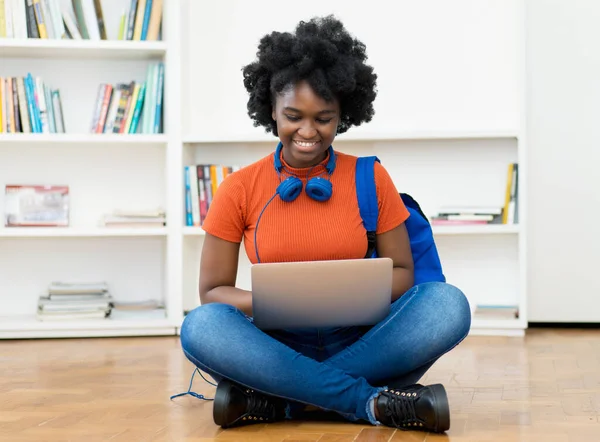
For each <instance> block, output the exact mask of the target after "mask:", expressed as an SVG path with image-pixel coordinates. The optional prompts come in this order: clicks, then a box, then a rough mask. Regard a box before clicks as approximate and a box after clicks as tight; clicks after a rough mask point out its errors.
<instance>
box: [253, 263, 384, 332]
mask: <svg viewBox="0 0 600 442" xmlns="http://www.w3.org/2000/svg"><path fill="white" fill-rule="evenodd" d="M392 269H393V262H392V260H391V259H390V258H374V259H350V260H337V261H307V262H284V263H264V264H255V265H253V266H252V267H251V278H252V310H253V317H254V324H255V325H256V326H257V327H258V328H260V329H263V330H268V329H290V328H327V327H343V326H359V325H374V324H376V323H377V322H379V321H381V320H382V319H383V318H385V317H386V316H387V314H388V313H389V311H390V304H391V299H392Z"/></svg>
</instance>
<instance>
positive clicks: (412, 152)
mask: <svg viewBox="0 0 600 442" xmlns="http://www.w3.org/2000/svg"><path fill="white" fill-rule="evenodd" d="M520 3H521V2H520V1H519V0H511V1H508V0H493V1H492V0H490V1H486V2H481V1H479V0H453V1H446V0H427V1H420V2H415V1H408V0H404V1H396V2H387V1H386V2H383V1H381V2H371V3H370V4H369V7H365V4H364V2H362V1H353V2H352V1H351V2H348V1H342V0H335V1H328V2H323V1H316V0H310V1H306V2H303V3H302V8H301V11H299V8H294V7H288V6H285V7H283V6H282V5H281V3H279V2H275V1H272V0H271V1H267V0H259V1H253V2H247V1H242V0H222V1H219V2H210V3H208V2H197V1H193V0H188V1H187V6H186V8H187V9H186V11H187V12H186V17H185V20H186V23H185V27H186V28H185V29H184V38H183V42H184V50H183V63H184V65H183V70H182V72H183V77H184V78H183V84H184V90H185V91H186V92H185V94H184V109H186V110H187V111H186V112H183V115H184V121H183V124H184V138H185V137H186V136H185V133H187V137H192V138H193V137H199V138H202V139H222V138H225V137H230V138H232V139H244V138H246V139H249V138H257V137H260V136H261V134H263V133H264V132H263V130H262V129H260V128H254V127H253V126H252V122H251V120H250V119H249V117H248V116H247V113H246V102H247V93H246V91H245V90H244V87H243V82H242V80H243V78H242V72H241V68H242V66H243V65H245V64H247V63H250V62H251V61H253V60H254V59H255V54H256V48H257V44H258V42H259V39H260V38H261V37H262V36H263V35H264V34H267V33H269V32H271V31H273V30H279V31H293V29H294V27H295V25H296V24H297V22H298V21H299V20H302V19H305V20H308V19H310V18H311V17H312V16H314V15H325V14H329V13H332V12H333V13H335V15H337V16H338V17H339V18H340V19H341V20H342V21H343V22H344V24H345V25H346V27H347V29H349V30H350V32H351V33H353V34H354V35H355V36H357V37H358V38H359V39H360V40H362V41H363V42H364V43H365V44H366V45H367V53H368V55H369V60H368V62H369V63H370V64H371V65H372V66H373V67H374V68H375V70H376V72H377V74H378V76H379V79H378V90H379V95H378V98H377V100H376V102H375V109H376V116H375V118H374V120H373V121H372V122H371V123H369V124H367V125H365V126H364V127H361V128H352V129H351V131H352V132H353V133H358V132H363V133H368V134H397V133H402V132H406V131H431V132H435V131H444V130H450V131H461V130H462V131H493V130H497V131H503V130H508V131H512V132H513V133H516V132H517V131H518V130H519V129H520V127H519V124H520V122H521V119H520V118H521V114H520V105H521V102H520V98H521V97H520V95H519V94H520V89H519V88H520V83H519V82H520V80H521V78H520V77H519V75H520V73H521V72H520V70H519V69H520V67H521V66H520V65H519V59H518V57H519V45H520V43H521V41H520V38H521V37H522V33H521V29H520V26H521V22H520V18H521V17H520V14H519V5H520ZM186 100H187V101H186ZM265 139H267V140H268V138H265ZM343 140H344V136H343V135H342V136H340V137H338V139H337V140H336V143H335V147H336V148H337V149H339V150H342V151H344V152H347V153H350V154H355V155H371V154H375V155H378V156H379V158H380V159H381V160H382V162H383V164H384V165H385V166H386V167H387V168H388V170H389V171H390V174H391V175H392V177H393V179H394V182H395V184H396V186H397V187H398V189H400V190H401V191H403V192H408V193H411V194H413V195H414V196H415V197H417V199H418V200H419V202H420V203H421V204H422V206H423V208H424V210H425V211H426V212H427V213H428V214H432V213H434V212H435V211H436V210H437V208H438V207H439V206H440V205H444V204H474V205H475V204H479V205H502V203H503V198H504V188H505V182H506V166H507V164H508V163H509V162H512V161H516V160H517V159H518V158H519V153H518V150H517V142H516V141H515V140H514V139H510V138H508V139H475V140H452V141H449V140H427V141H387V142H376V141H362V142H352V143H350V142H348V143H344V142H343ZM274 143H275V140H274V139H273V141H265V142H263V143H248V142H243V141H240V142H230V143H202V144H195V145H187V146H186V148H185V152H184V158H186V161H187V163H188V164H192V163H211V162H213V163H230V162H233V163H235V164H240V165H244V164H248V163H250V162H252V161H254V160H256V159H258V158H260V157H262V156H264V155H267V154H268V153H269V152H271V151H272V150H273V149H274V148H275V144H274ZM438 244H439V248H440V254H441V255H442V260H443V261H444V263H445V267H446V274H447V276H448V279H449V281H450V282H453V283H455V284H456V285H458V286H460V287H461V288H463V289H464V290H465V292H466V293H467V296H469V297H470V298H471V299H472V300H473V301H474V302H477V301H484V302H496V303H506V302H508V303H510V302H517V300H518V298H519V295H520V288H519V271H518V269H519V255H518V250H519V244H518V238H517V236H516V235H514V234H510V235H498V236H493V237H488V236H485V235H472V236H465V237H460V236H454V237H444V238H440V239H439V240H438ZM201 246H202V238H201V237H187V238H185V239H184V263H185V268H184V293H185V300H184V306H185V307H186V308H190V307H193V306H194V305H196V304H197V303H198V294H197V293H198V291H197V276H198V266H199V254H200V248H201ZM247 264H248V262H247V260H246V259H245V257H244V255H243V253H242V261H241V264H240V273H239V279H238V286H240V287H244V288H249V287H250V281H249V271H248V270H249V269H248V265H247ZM484 267H485V268H484Z"/></svg>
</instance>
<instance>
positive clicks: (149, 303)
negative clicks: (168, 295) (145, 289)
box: [111, 299, 166, 320]
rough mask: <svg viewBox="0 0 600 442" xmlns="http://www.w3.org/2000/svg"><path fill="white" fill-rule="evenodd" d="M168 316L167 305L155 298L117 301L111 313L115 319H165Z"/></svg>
mask: <svg viewBox="0 0 600 442" xmlns="http://www.w3.org/2000/svg"><path fill="white" fill-rule="evenodd" d="M165 317H166V310H165V306H164V305H163V303H162V302H160V301H157V300H154V299H146V300H142V301H129V302H127V301H115V302H114V308H113V310H112V313H111V319H114V320H136V319H141V320H148V319H164V318H165Z"/></svg>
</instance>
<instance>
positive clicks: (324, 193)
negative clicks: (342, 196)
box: [275, 142, 335, 202]
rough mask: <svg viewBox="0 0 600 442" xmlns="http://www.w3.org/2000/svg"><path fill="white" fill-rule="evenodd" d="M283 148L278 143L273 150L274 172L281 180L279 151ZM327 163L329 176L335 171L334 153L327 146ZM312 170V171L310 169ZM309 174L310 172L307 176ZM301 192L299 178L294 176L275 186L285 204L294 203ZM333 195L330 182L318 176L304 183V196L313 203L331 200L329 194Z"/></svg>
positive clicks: (331, 148) (326, 167)
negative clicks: (313, 201)
mask: <svg viewBox="0 0 600 442" xmlns="http://www.w3.org/2000/svg"><path fill="white" fill-rule="evenodd" d="M282 148H283V144H282V143H281V142H279V144H278V145H277V149H276V150H275V170H276V171H277V175H278V176H279V177H280V179H281V171H282V170H283V165H282V164H281V159H280V156H281V149H282ZM328 152H329V161H327V165H326V166H325V169H326V170H327V173H328V174H329V176H331V174H332V173H333V171H334V170H335V153H334V152H333V147H331V146H329V149H328ZM311 170H312V169H311ZM309 174H310V171H309V172H308V174H307V175H309ZM301 192H302V181H301V180H300V178H298V177H295V176H290V177H288V178H286V179H285V180H283V181H282V182H281V183H280V184H279V186H277V192H276V193H277V194H278V195H279V197H280V198H281V199H282V200H283V201H285V202H291V201H294V200H295V199H296V198H298V196H299V195H300V193H301ZM332 193H333V189H332V186H331V181H329V180H328V179H326V178H322V177H320V176H318V177H314V178H311V179H310V180H308V182H307V183H306V194H307V195H308V196H309V197H310V198H312V199H313V200H315V201H327V200H328V199H329V198H331V194H332Z"/></svg>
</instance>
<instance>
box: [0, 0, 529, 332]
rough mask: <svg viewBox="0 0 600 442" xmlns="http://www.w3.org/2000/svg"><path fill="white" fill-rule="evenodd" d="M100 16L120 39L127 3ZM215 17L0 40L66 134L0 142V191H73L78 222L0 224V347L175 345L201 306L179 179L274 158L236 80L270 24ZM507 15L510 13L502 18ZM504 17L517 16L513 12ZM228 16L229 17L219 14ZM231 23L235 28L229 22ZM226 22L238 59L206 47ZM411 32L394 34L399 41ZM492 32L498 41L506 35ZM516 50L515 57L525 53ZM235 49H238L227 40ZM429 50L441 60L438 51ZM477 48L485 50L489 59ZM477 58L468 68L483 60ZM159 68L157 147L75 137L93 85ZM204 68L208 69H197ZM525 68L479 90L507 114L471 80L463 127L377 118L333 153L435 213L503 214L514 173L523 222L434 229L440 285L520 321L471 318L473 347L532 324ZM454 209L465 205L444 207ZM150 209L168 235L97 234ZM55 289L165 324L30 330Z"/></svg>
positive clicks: (9, 66) (130, 139)
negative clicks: (131, 211) (38, 343)
mask: <svg viewBox="0 0 600 442" xmlns="http://www.w3.org/2000/svg"><path fill="white" fill-rule="evenodd" d="M341 3H343V2H341V0H340V1H338V6H340V7H339V8H336V7H334V6H332V7H333V8H334V9H337V10H339V11H342V10H344V11H346V12H345V14H347V15H346V17H344V16H342V18H344V19H347V23H348V26H350V27H352V28H354V29H356V28H357V27H358V26H359V24H358V23H359V20H357V19H356V17H354V15H353V14H359V13H358V12H352V11H351V10H348V8H342V6H343V5H342V4H341ZM517 3H519V4H520V2H517ZM102 5H103V8H104V16H105V19H106V21H107V27H108V29H110V30H111V32H113V33H115V32H116V29H118V25H117V22H118V20H117V18H116V17H115V16H114V15H118V14H120V13H121V6H122V4H121V2H120V1H119V0H103V1H102ZM315 5H317V3H315V4H314V5H313V6H311V7H312V8H314V12H316V13H319V12H320V11H318V8H326V6H324V5H320V3H319V5H320V6H315ZM440 5H442V3H440ZM213 7H214V8H216V9H215V11H213V12H214V14H213V15H211V14H206V11H205V7H204V6H203V3H202V2H192V1H191V0H169V2H166V1H165V2H164V8H165V9H164V14H163V41H159V42H131V41H117V40H115V39H114V38H113V39H111V40H108V41H89V40H86V41H52V40H48V41H41V40H18V41H17V40H14V41H11V40H8V39H4V40H0V58H1V59H2V65H1V66H0V75H13V76H18V75H23V74H24V73H26V72H32V73H35V74H37V75H40V76H42V77H43V78H44V80H46V81H47V82H48V83H50V84H52V85H53V86H54V87H57V88H60V90H61V95H62V100H63V106H64V107H65V120H66V121H65V123H66V125H67V132H68V133H66V134H22V135H21V134H14V135H13V134H0V185H1V186H2V188H3V186H4V184H6V183H8V182H11V183H14V182H18V181H27V182H37V181H41V182H44V183H46V182H48V183H57V184H69V185H70V187H71V189H72V194H73V199H72V211H73V213H72V215H73V217H72V223H71V226H70V227H68V228H52V229H50V228H29V229H23V228H19V229H16V228H3V227H1V226H0V281H2V282H4V281H7V282H8V283H7V284H4V283H2V284H0V301H1V302H2V303H3V305H9V308H8V310H7V311H3V312H2V314H1V315H2V316H0V338H52V337H92V336H130V335H148V336H150V335H173V334H176V333H178V331H179V326H180V325H181V321H182V320H183V317H184V311H186V310H189V309H191V308H193V307H195V306H196V305H198V302H199V299H198V294H197V280H198V269H199V259H200V251H201V247H202V243H203V240H204V231H203V230H202V229H201V228H198V227H187V226H185V206H184V188H183V182H184V180H183V167H184V166H185V165H189V164H207V163H215V164H227V163H229V162H232V163H235V164H239V165H244V164H249V163H250V162H252V161H255V160H257V159H259V158H261V157H262V156H264V155H267V154H268V153H269V152H271V151H272V150H273V149H274V147H275V145H276V140H275V139H274V138H273V137H272V136H268V135H265V134H264V133H262V131H261V130H258V129H255V128H252V127H251V123H250V121H249V119H248V118H247V116H246V114H245V109H246V108H245V99H246V96H245V93H244V92H243V91H242V90H241V75H240V73H239V68H240V66H241V65H242V64H244V63H247V62H248V61H249V60H250V59H251V58H253V56H254V52H255V47H254V46H255V43H256V41H255V40H256V38H258V36H259V35H262V34H263V33H264V32H263V30H265V29H269V30H270V29H271V28H272V27H273V23H274V21H273V19H272V18H267V17H262V15H260V14H259V15H253V14H256V12H252V11H251V10H252V7H251V5H250V4H245V3H243V2H238V3H236V8H238V9H239V10H238V11H228V10H227V9H228V6H227V5H225V4H221V3H219V4H215V5H213ZM394 7H396V6H394ZM398 7H400V6H398ZM412 7H415V8H417V9H418V8H420V6H412ZM327 8H328V7H327ZM230 9H231V8H230ZM234 9H235V8H234ZM246 9H248V10H246ZM508 9H509V12H510V13H512V12H513V11H512V9H511V7H508ZM514 9H515V11H516V12H517V13H518V14H522V11H521V6H518V7H516V8H514ZM234 12H235V14H237V15H236V17H235V19H233V18H232V17H231V16H230V14H233V13H234ZM280 13H281V14H283V16H282V17H280V18H281V21H280V22H279V23H280V26H281V27H284V28H290V27H291V26H293V24H294V23H295V22H297V20H298V17H297V15H296V14H292V13H291V12H290V13H289V14H288V13H287V12H280ZM311 13H312V12H311ZM456 14H460V12H456ZM309 15H310V14H309ZM390 16H395V17H404V16H406V15H405V14H391V15H390ZM192 17H195V18H194V19H192ZM214 17H219V20H215V19H214ZM239 17H243V18H244V19H243V20H242V21H241V22H240V21H239V20H238V19H239ZM455 18H456V19H457V20H459V19H460V17H458V16H456V17H455ZM230 19H231V22H230V23H229V22H228V20H230ZM382 19H383V20H385V17H382ZM488 19H489V18H488ZM482 20H483V19H482ZM519 20H522V18H521V17H518V18H517V19H516V22H517V26H518V23H519ZM463 21H464V20H463ZM226 22H227V23H229V24H227V25H226ZM416 22H418V20H417V21H416ZM234 23H235V24H236V25H238V26H240V30H239V32H248V35H249V36H248V38H244V39H240V40H243V41H239V44H237V43H236V45H235V47H232V46H227V45H228V44H230V43H231V42H230V41H229V40H227V41H225V40H223V41H220V42H217V43H215V41H214V38H210V37H211V35H212V36H214V33H215V32H217V31H218V32H220V33H223V32H230V31H231V32H234V30H232V29H231V28H230V27H227V26H233V25H234ZM445 23H446V24H444V23H440V26H449V23H452V20H450V21H445ZM511 23H512V22H511ZM410 26H411V25H409V26H407V27H405V28H402V29H404V30H401V31H400V32H407V33H410V32H411V29H412V28H411V27H410ZM453 26H454V25H453ZM223 27H225V28H226V29H225V28H223ZM222 28H223V29H222ZM394 28H395V27H394ZM399 29H400V28H399ZM499 29H500V30H502V29H504V28H503V23H501V25H499ZM413 31H414V29H413ZM486 32H488V31H487V29H486ZM489 32H490V33H492V32H493V31H489ZM519 32H521V30H519ZM366 34H367V37H366V39H367V40H368V39H373V38H374V35H373V34H369V33H368V32H366ZM500 34H501V35H500ZM498 35H499V37H498V41H497V42H496V41H495V40H494V42H493V43H496V44H498V45H504V44H510V43H499V42H500V40H502V42H504V41H505V40H504V35H505V32H504V31H502V32H500V31H499V34H498ZM237 36H239V34H237ZM484 37H486V38H487V40H486V39H485V38H484V39H482V43H481V44H482V45H484V46H485V44H489V39H490V37H489V34H486V35H485V36H484ZM109 38H110V37H109ZM514 38H516V39H517V40H518V41H519V47H520V48H521V46H522V44H523V40H522V39H520V40H519V37H514ZM232 41H236V40H235V34H233V36H232ZM509 41H510V39H509ZM448 44H450V43H448ZM223 45H225V46H223ZM432 45H433V47H436V45H437V43H436V44H433V43H432ZM371 47H372V48H373V50H372V52H375V53H374V54H373V55H374V58H375V60H376V62H377V63H378V65H381V64H382V58H381V57H380V58H378V54H377V53H376V51H377V49H376V48H377V46H376V45H373V46H371ZM521 49H522V48H521ZM473 50H478V49H477V47H475V48H474V49H473ZM482 51H483V52H482V53H485V54H487V53H491V52H493V51H491V50H490V49H488V48H483V49H482ZM499 53H500V54H510V50H508V49H506V48H505V47H503V48H502V51H500V52H499ZM477 55H478V54H474V55H473V58H474V59H475V58H478V57H477ZM506 56H508V55H506ZM434 58H435V56H433V55H432V56H431V57H430V59H434ZM154 60H162V61H164V63H165V92H164V102H163V106H164V118H165V119H164V134H157V135H145V134H135V135H112V134H111V135H106V134H101V135H95V134H88V133H86V132H87V130H86V128H87V125H88V123H89V119H90V118H91V113H92V104H93V101H94V100H95V98H96V97H95V95H96V92H97V85H98V84H99V83H100V82H111V83H116V82H120V81H127V80H129V79H131V78H135V79H136V80H139V81H145V69H146V66H147V63H148V62H150V61H154ZM207 60H208V61H207ZM207 62H208V63H209V64H210V65H211V66H218V68H208V67H207ZM484 62H487V63H488V64H489V66H486V69H493V68H495V67H496V65H495V64H494V62H493V61H490V60H489V58H485V59H484V61H483V62H482V63H484ZM522 62H523V54H522V53H519V57H518V59H516V60H514V63H512V64H511V63H506V60H503V59H500V60H499V61H498V65H500V64H501V65H502V66H503V67H502V69H505V68H506V66H507V65H508V66H509V67H510V69H514V70H515V71H516V72H517V73H516V74H514V72H512V71H505V70H501V69H500V68H499V71H498V73H497V76H496V77H493V78H492V80H490V81H498V82H499V84H500V85H501V86H505V88H509V89H510V90H512V87H513V84H512V83H511V82H512V81H513V80H514V81H516V83H517V86H518V92H517V94H516V97H517V99H518V100H517V101H518V102H517V103H512V101H511V99H510V98H507V99H506V100H505V99H504V96H505V95H506V93H505V91H504V92H503V89H502V87H499V88H498V89H499V91H498V92H497V93H496V92H493V93H492V96H491V97H481V98H478V97H477V91H478V89H477V88H480V89H481V90H483V88H484V87H488V86H487V85H485V84H483V83H481V81H484V80H478V81H479V83H478V82H477V81H474V84H473V85H472V87H473V91H474V92H473V94H472V95H471V96H469V97H467V98H468V99H466V101H465V104H464V105H458V104H457V106H458V110H457V112H456V114H457V115H459V116H460V115H466V116H465V117H464V118H463V119H462V120H460V119H458V117H457V119H456V120H450V121H445V120H444V119H443V114H442V113H436V112H435V106H434V104H435V103H433V104H432V103H428V104H429V105H430V106H431V109H433V110H432V111H431V114H432V115H431V119H426V117H421V118H425V119H422V120H415V121H414V122H413V123H414V124H412V125H411V124H408V125H405V126H402V125H401V124H398V127H395V126H394V127H392V126H386V125H385V122H382V121H380V120H375V121H374V122H373V124H370V125H367V126H365V127H364V128H361V129H360V130H354V129H353V130H351V131H350V132H349V133H348V134H343V135H340V136H339V137H338V138H337V139H336V141H335V146H334V147H335V148H336V149H338V150H341V151H344V152H347V153H350V154H356V155H377V156H378V157H379V158H380V159H381V161H382V164H384V165H385V166H386V168H387V169H388V170H389V172H390V174H391V175H392V178H393V179H394V181H395V183H396V184H397V187H398V188H399V189H400V190H401V191H406V192H408V193H410V194H411V195H413V196H415V198H416V199H417V200H418V201H419V203H421V205H422V207H423V208H424V209H425V210H426V213H430V212H432V211H433V210H434V209H435V208H436V207H437V206H438V205H441V204H460V203H465V204H466V203H470V204H488V203H490V200H491V202H492V203H495V202H499V201H501V200H502V198H503V195H504V193H503V192H504V185H505V180H506V176H505V175H506V164H507V163H508V162H510V161H518V162H519V167H520V170H519V173H520V185H521V194H520V200H519V203H520V208H519V210H520V220H521V223H520V224H519V225H485V226H460V227H446V226H443V227H442V226H435V227H434V229H433V230H434V234H435V236H436V242H437V244H438V248H439V250H440V253H441V254H442V259H443V264H444V267H445V270H446V274H447V277H448V280H449V282H455V283H456V284H457V285H458V286H459V287H461V288H463V290H465V292H466V293H467V295H471V296H473V295H474V294H477V295H478V296H480V297H481V299H483V300H493V301H496V302H504V301H510V302H515V303H517V304H518V305H519V308H520V315H521V316H520V318H519V319H518V320H490V319H477V318H476V319H474V321H473V324H472V330H471V333H472V334H482V335H498V334H501V335H508V336H518V335H522V334H523V331H524V330H525V328H526V327H527V310H526V305H527V302H526V301H527V298H526V265H525V262H526V259H525V258H526V254H525V251H526V250H525V246H526V229H525V226H526V221H525V220H526V200H525V194H526V191H525V184H524V183H525V181H526V178H525V177H526V173H527V172H526V171H527V169H526V163H525V159H526V150H525V149H526V143H525V140H526V133H525V124H524V117H523V112H522V111H523V109H524V105H523V103H524V102H523V100H524V90H523V89H522V88H523V85H524V75H523V66H524V65H523V64H522ZM463 67H464V66H463ZM431 68H432V67H431V66H429V65H427V64H426V65H425V66H423V69H425V70H427V69H430V70H431V71H433V69H431ZM473 69H474V72H476V73H479V74H480V73H481V72H480V71H477V69H475V68H473ZM506 69H508V68H506ZM400 71H402V70H400ZM507 72H508V74H507ZM380 73H381V74H382V76H381V81H380V85H381V88H382V89H383V92H381V91H380V96H382V99H383V100H384V101H382V102H381V103H380V106H381V109H382V112H381V114H385V111H386V110H387V111H388V112H389V110H390V105H389V103H388V102H386V101H385V97H386V94H385V90H386V87H390V85H391V84H392V83H393V82H391V81H390V79H389V78H386V77H385V72H383V71H382V70H380ZM405 74H406V73H405ZM407 75H408V74H407ZM474 75H475V74H474ZM477 78H483V79H485V78H486V77H485V75H481V76H479V77H477ZM507 78H508V80H507ZM465 81H466V80H465ZM462 86H463V87H467V85H465V84H462ZM440 87H441V86H440ZM457 87H460V85H459V86H457ZM468 87H471V86H468ZM488 89H489V87H488ZM488 89H486V90H488ZM436 94H439V90H437V89H435V88H434V89H433V90H432V93H431V96H435V95H436ZM494 94H495V95H494ZM407 95H410V94H407ZM413 98H414V97H413ZM425 98H426V99H427V98H428V97H425ZM429 98H431V97H429ZM442 99H443V100H446V101H448V102H452V100H455V99H456V98H455V97H454V95H453V91H450V92H448V93H447V94H446V95H445V96H444V97H442ZM469 100H470V101H469ZM479 100H481V101H479ZM486 100H487V101H489V102H490V103H492V104H491V105H490V108H493V107H494V106H495V105H497V107H498V109H499V110H496V111H491V110H490V108H487V109H484V110H487V113H486V112H478V114H477V115H474V114H469V112H470V111H471V110H472V109H478V106H480V105H481V103H482V102H484V101H486ZM498 103H499V104H498ZM513 104H514V106H513ZM461 106H462V107H461ZM440 112H441V111H440ZM480 114H481V115H480ZM398 115H399V117H398V119H399V121H402V119H403V118H405V117H406V115H407V114H406V112H405V109H402V108H401V109H399V110H398ZM423 115H428V114H427V112H424V114H423ZM452 115H454V114H452ZM228 119H230V120H231V121H230V122H228V123H227V124H230V126H223V124H225V123H222V122H221V121H227V120H228ZM419 121H420V122H423V121H424V123H423V124H420V123H419ZM230 129H231V130H230ZM230 159H231V161H230ZM473 176H477V180H476V181H472V180H471V177H473ZM436 180H437V181H436ZM432 181H435V183H432ZM474 182H475V183H476V184H473V183H474ZM440 183H442V185H440ZM457 196H460V197H459V198H457V199H453V198H455V197H457ZM1 204H2V203H0V209H2V208H3V207H2V205H1ZM157 206H162V207H164V208H165V209H166V211H167V226H166V227H164V228H157V229H116V228H110V229H108V228H101V227H98V226H97V221H98V217H99V216H100V215H101V214H102V213H103V212H106V211H108V210H111V209H116V208H132V207H140V208H147V207H157ZM243 249H244V248H243V246H242V247H241V252H240V264H239V276H238V281H237V285H238V286H239V287H244V288H248V287H249V284H250V281H249V261H248V259H247V257H246V256H245V253H244V250H243ZM60 279H64V280H69V279H77V280H79V279H83V280H107V282H108V283H109V284H110V285H111V288H113V290H114V293H113V296H119V297H123V298H124V299H127V300H142V299H146V298H153V299H160V300H163V301H164V302H165V305H166V317H165V318H164V319H140V320H114V319H113V320H100V321H75V322H68V323H50V322H40V321H38V320H36V318H35V317H34V313H35V310H34V306H35V305H36V301H37V297H38V295H39V292H40V290H43V289H44V288H45V287H46V286H47V284H48V283H49V282H50V281H52V280H60ZM7 287H8V288H7Z"/></svg>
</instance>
